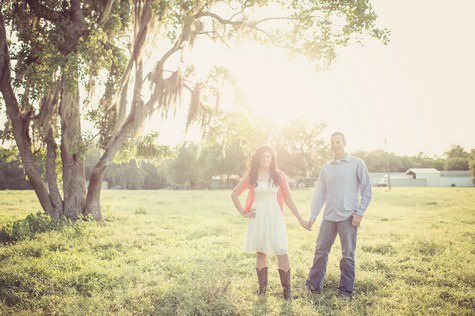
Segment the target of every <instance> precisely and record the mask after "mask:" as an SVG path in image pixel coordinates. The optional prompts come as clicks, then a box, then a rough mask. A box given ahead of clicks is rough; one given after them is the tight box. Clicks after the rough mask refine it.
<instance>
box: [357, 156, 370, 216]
mask: <svg viewBox="0 0 475 316" xmlns="http://www.w3.org/2000/svg"><path fill="white" fill-rule="evenodd" d="M358 180H359V181H360V195H361V199H360V205H359V206H358V209H357V210H356V214H357V215H359V216H363V215H364V213H365V212H366V209H367V208H368V206H369V203H370V202H371V199H372V197H373V192H372V189H371V181H370V178H369V173H368V168H367V167H366V164H365V163H364V161H363V160H361V163H360V164H359V165H358Z"/></svg>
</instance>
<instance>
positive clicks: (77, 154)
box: [59, 74, 86, 220]
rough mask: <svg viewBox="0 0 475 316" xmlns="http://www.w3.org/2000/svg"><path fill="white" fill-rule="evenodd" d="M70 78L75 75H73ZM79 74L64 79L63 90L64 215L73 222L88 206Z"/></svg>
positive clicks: (61, 106) (61, 107)
mask: <svg viewBox="0 0 475 316" xmlns="http://www.w3.org/2000/svg"><path fill="white" fill-rule="evenodd" d="M68 76H71V74H69V75H68ZM77 85H78V80H77V74H76V76H75V77H74V79H73V80H65V78H64V77H63V81H62V89H61V103H60V109H59V112H60V116H61V160H62V162H63V197H64V204H63V212H64V215H65V216H66V217H67V218H69V219H72V220H76V219H77V218H78V216H79V215H81V214H83V210H84V209H85V207H86V173H85V165H84V154H83V151H84V149H85V148H84V145H83V142H82V137H81V117H80V104H79V91H78V86H77Z"/></svg>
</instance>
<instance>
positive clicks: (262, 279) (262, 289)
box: [256, 267, 267, 295]
mask: <svg viewBox="0 0 475 316" xmlns="http://www.w3.org/2000/svg"><path fill="white" fill-rule="evenodd" d="M256 272H257V281H258V282H259V290H258V291H257V295H264V294H266V289H267V267H265V268H262V269H261V270H258V269H257V268H256Z"/></svg>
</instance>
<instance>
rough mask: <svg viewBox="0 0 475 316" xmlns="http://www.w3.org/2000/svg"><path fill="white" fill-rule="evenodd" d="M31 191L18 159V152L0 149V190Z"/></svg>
mask: <svg viewBox="0 0 475 316" xmlns="http://www.w3.org/2000/svg"><path fill="white" fill-rule="evenodd" d="M5 189H8V190H25V189H31V186H30V184H29V183H28V182H27V181H26V180H25V173H24V171H23V168H22V166H21V163H20V161H19V159H18V150H16V149H14V148H12V149H9V148H1V147H0V190H5Z"/></svg>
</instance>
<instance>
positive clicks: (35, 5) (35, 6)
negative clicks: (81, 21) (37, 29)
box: [26, 0, 63, 24]
mask: <svg viewBox="0 0 475 316" xmlns="http://www.w3.org/2000/svg"><path fill="white" fill-rule="evenodd" d="M26 3H27V4H28V5H29V6H30V9H31V11H33V13H34V14H35V15H36V16H37V17H40V18H42V19H45V20H48V21H51V22H53V23H55V24H56V23H59V22H61V21H62V20H63V17H62V16H61V14H59V13H58V12H56V11H54V10H51V9H50V8H48V7H46V6H44V5H42V4H40V3H39V1H38V0H26Z"/></svg>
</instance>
